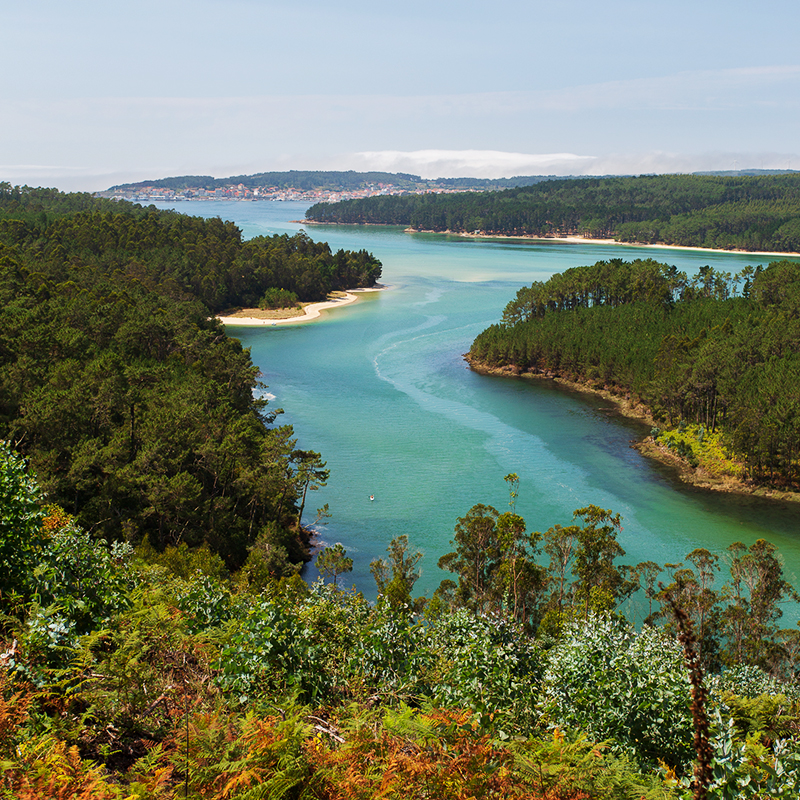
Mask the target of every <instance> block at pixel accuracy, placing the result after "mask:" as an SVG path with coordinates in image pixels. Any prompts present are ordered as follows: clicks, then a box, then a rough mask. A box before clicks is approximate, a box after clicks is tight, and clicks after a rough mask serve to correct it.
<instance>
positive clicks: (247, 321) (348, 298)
mask: <svg viewBox="0 0 800 800" xmlns="http://www.w3.org/2000/svg"><path fill="white" fill-rule="evenodd" d="M386 288H387V287H386V286H381V285H380V284H376V285H375V286H372V287H370V288H364V289H350V290H349V291H347V292H344V293H343V295H342V296H341V297H332V298H331V299H330V300H325V301H323V302H322V303H309V304H308V305H307V306H304V307H303V313H302V314H298V315H297V316H296V317H283V318H281V319H272V318H269V317H267V318H263V319H262V318H261V317H248V316H246V312H241V313H242V315H241V316H239V315H236V316H230V317H217V319H218V320H219V321H220V322H221V323H222V324H223V325H231V326H233V325H255V326H263V325H267V326H273V325H287V324H290V323H291V324H293V323H297V322H310V321H311V320H312V319H316V318H317V317H319V316H320V314H321V312H323V311H326V310H327V309H330V308H338V307H339V306H346V305H349V304H350V303H355V302H356V300H358V294H359V293H362V292H380V291H382V290H384V289H386Z"/></svg>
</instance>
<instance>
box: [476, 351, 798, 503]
mask: <svg viewBox="0 0 800 800" xmlns="http://www.w3.org/2000/svg"><path fill="white" fill-rule="evenodd" d="M464 360H465V361H466V362H467V364H468V366H469V368H470V369H471V370H473V371H474V372H477V373H478V374H479V375H493V376H495V377H502V378H523V379H525V380H549V381H552V382H553V383H554V384H556V385H558V386H561V387H563V388H565V389H568V390H570V391H574V392H580V393H583V394H590V395H594V396H595V397H601V398H602V399H603V400H606V401H607V402H610V403H613V404H614V412H615V413H617V414H619V415H620V416H621V417H625V418H626V419H630V420H634V421H636V422H641V423H643V424H646V425H650V426H651V427H655V426H656V422H655V420H654V419H653V417H652V414H651V411H650V409H649V408H648V407H647V406H645V405H644V404H642V403H639V402H636V401H633V400H631V398H630V396H627V397H625V396H622V395H618V394H614V393H613V392H610V391H609V390H608V389H605V388H598V387H596V386H593V385H592V384H589V383H581V382H579V381H572V380H569V379H568V378H564V377H562V376H561V375H556V374H553V373H550V372H519V371H517V370H516V369H515V368H514V367H510V366H507V367H488V366H486V365H484V364H481V363H480V362H477V361H472V360H470V358H469V354H465V355H464ZM631 447H632V448H633V449H634V450H637V451H638V452H639V453H641V454H642V455H643V456H644V457H645V458H651V459H653V460H654V461H657V462H658V463H659V464H661V465H663V466H665V467H668V468H670V469H671V470H673V471H674V472H675V473H676V476H677V478H678V479H679V480H680V481H681V482H683V483H685V484H688V485H689V486H693V487H694V488H696V489H706V490H708V491H714V492H724V493H726V494H738V495H746V496H749V497H760V498H764V499H767V500H780V501H783V502H791V503H800V492H788V491H781V490H780V489H771V488H769V487H768V486H763V485H756V484H751V483H748V482H746V481H743V480H741V479H739V478H736V477H733V476H731V475H725V476H722V477H719V476H715V475H710V474H709V473H707V472H706V471H705V470H703V468H702V467H698V468H695V467H692V466H690V465H689V464H688V463H687V462H686V461H685V460H684V459H682V458H680V457H678V456H676V455H675V454H674V453H671V452H670V451H669V450H668V449H667V448H666V447H663V446H662V445H660V444H659V443H658V442H657V441H655V440H654V439H653V437H652V436H645V437H644V438H643V439H640V440H638V441H634V442H633V443H632V444H631Z"/></svg>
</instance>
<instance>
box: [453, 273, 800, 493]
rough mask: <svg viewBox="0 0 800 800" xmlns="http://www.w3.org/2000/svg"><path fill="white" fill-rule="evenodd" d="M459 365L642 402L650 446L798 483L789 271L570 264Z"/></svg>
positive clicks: (732, 473)
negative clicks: (556, 379)
mask: <svg viewBox="0 0 800 800" xmlns="http://www.w3.org/2000/svg"><path fill="white" fill-rule="evenodd" d="M467 358H468V360H469V361H470V363H472V364H473V365H474V366H475V367H477V368H479V369H480V368H484V369H485V368H490V369H495V370H497V369H500V371H501V372H504V373H505V374H509V373H511V374H520V373H528V374H534V375H535V374H538V375H545V376H549V377H553V376H561V377H563V378H566V379H567V380H569V381H573V382H577V383H579V384H582V385H583V386H585V387H586V388H587V389H589V390H604V391H609V392H610V393H611V394H612V395H613V396H616V397H620V398H625V399H626V400H627V401H628V405H630V404H633V405H634V406H635V405H641V406H644V407H646V408H647V410H648V414H647V416H649V417H652V418H653V419H654V420H655V423H656V425H657V427H655V428H654V429H653V432H652V434H653V438H654V439H655V440H656V441H657V442H658V443H660V444H661V445H662V447H664V448H665V449H668V450H669V451H671V452H672V453H674V454H675V455H676V456H678V457H679V458H681V459H682V460H683V461H684V462H686V463H687V464H688V465H689V466H691V467H693V468H694V467H698V466H699V465H701V466H702V467H703V469H704V470H705V471H706V473H707V474H708V475H710V476H712V477H716V478H724V477H725V476H728V477H732V478H738V479H746V480H748V481H749V482H750V484H751V485H752V486H758V485H769V486H772V487H778V488H782V489H785V490H794V491H796V490H797V489H798V488H799V487H800V473H798V456H800V395H798V392H797V387H798V386H800V264H797V263H794V262H791V261H786V260H784V261H775V262H772V263H771V264H770V265H769V266H768V267H767V268H766V269H762V268H761V267H757V268H756V269H755V270H754V269H753V268H752V267H747V268H745V269H744V270H743V271H742V273H740V274H737V275H731V274H729V273H720V272H717V271H715V270H713V269H712V268H710V267H703V268H701V269H700V270H699V272H698V274H697V275H696V276H694V277H693V278H688V277H687V276H686V274H685V273H682V272H679V271H678V270H677V269H676V268H675V267H670V266H668V265H667V264H661V263H658V262H656V261H653V260H652V259H646V260H636V261H632V262H628V261H623V260H621V259H613V260H611V261H599V262H597V263H596V264H593V265H592V266H586V267H575V268H573V269H569V270H566V271H565V272H563V273H560V274H556V275H553V276H552V277H551V278H550V279H549V280H547V281H544V282H536V283H534V284H532V285H531V286H526V287H523V288H522V289H520V290H519V291H518V292H517V296H516V298H515V299H513V300H512V301H511V302H510V303H509V304H508V305H507V306H506V309H505V311H504V313H503V318H502V321H501V322H500V323H499V324H497V325H493V326H491V327H490V328H488V329H487V330H485V331H484V332H483V333H481V334H480V335H479V336H478V337H477V338H476V339H475V341H474V342H473V344H472V347H471V348H470V351H469V354H468V357H467Z"/></svg>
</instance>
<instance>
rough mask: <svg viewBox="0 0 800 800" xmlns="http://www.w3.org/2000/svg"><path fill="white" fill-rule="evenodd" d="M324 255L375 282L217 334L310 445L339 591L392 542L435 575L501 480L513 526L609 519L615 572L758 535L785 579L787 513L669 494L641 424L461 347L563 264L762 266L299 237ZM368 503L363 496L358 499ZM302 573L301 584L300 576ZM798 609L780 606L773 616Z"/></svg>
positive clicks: (399, 236) (258, 207)
mask: <svg viewBox="0 0 800 800" xmlns="http://www.w3.org/2000/svg"><path fill="white" fill-rule="evenodd" d="M175 207H176V208H178V209H179V210H181V211H184V212H187V213H193V214H201V215H203V216H216V215H219V216H221V217H223V218H224V219H231V220H233V221H234V222H236V223H237V224H238V225H239V226H240V227H241V228H242V230H243V232H244V234H245V236H253V235H257V234H260V233H265V234H269V233H284V232H286V233H294V232H296V231H298V230H300V229H301V228H302V226H301V225H299V224H296V223H292V222H291V220H299V219H302V217H303V212H304V211H305V208H306V207H307V206H306V205H305V204H298V203H242V202H239V203H235V202H206V203H198V202H195V203H179V204H176V205H175ZM305 230H306V231H307V232H308V234H309V235H310V236H311V237H312V238H314V239H322V240H327V241H328V242H329V243H330V244H331V247H332V248H333V249H334V250H335V249H338V248H340V247H344V248H347V249H361V248H366V249H367V250H370V251H371V252H373V253H374V254H375V255H376V256H377V257H378V258H379V259H381V261H382V262H383V278H382V282H383V283H384V284H387V285H388V286H389V287H390V289H389V290H388V291H385V292H380V293H374V294H370V295H367V296H365V297H364V298H363V299H362V300H360V301H359V302H358V303H356V304H354V305H350V306H347V307H346V308H344V309H337V310H336V311H334V312H332V313H326V314H323V316H322V317H321V318H320V319H319V320H317V321H315V322H311V323H306V324H302V325H294V326H277V327H269V328H242V327H239V328H229V333H230V334H231V335H233V336H236V337H237V338H239V339H241V341H242V342H243V344H244V345H245V346H247V347H249V348H251V353H252V358H253V361H254V362H255V363H256V364H258V365H259V367H260V368H261V370H262V372H263V375H264V377H263V380H264V382H265V383H266V384H267V385H268V389H267V390H266V391H267V392H268V394H269V395H270V396H271V398H274V399H271V404H272V405H273V406H274V407H280V408H283V409H285V414H284V415H283V420H284V421H285V422H288V423H291V424H292V425H294V427H295V433H296V436H297V439H298V445H299V446H300V447H303V448H312V449H315V450H318V451H319V452H320V453H321V454H322V457H323V458H324V459H325V460H326V461H327V463H328V467H329V468H330V470H331V479H330V481H329V482H328V485H327V486H326V487H324V488H323V489H321V490H320V491H318V492H315V493H314V494H313V495H311V496H310V497H309V499H308V501H307V504H306V505H307V509H308V511H307V512H306V517H307V521H309V520H310V519H313V516H314V509H316V508H318V507H320V506H322V505H323V503H328V504H329V506H330V509H331V512H332V514H333V517H332V518H331V520H330V521H329V523H328V524H327V525H326V526H324V528H322V529H321V538H322V540H323V541H324V542H326V543H333V542H337V541H340V542H342V543H343V544H344V546H345V548H346V549H347V551H348V554H349V555H350V556H351V557H352V558H353V561H354V565H355V566H354V571H353V573H352V581H353V583H355V585H356V586H357V587H358V588H360V589H362V590H364V592H365V593H366V594H368V595H374V583H373V581H372V577H371V575H370V572H369V563H370V561H371V560H372V559H374V558H377V557H380V556H383V555H385V549H386V546H387V544H388V543H389V541H390V540H391V539H392V538H393V537H395V536H398V535H400V534H406V535H408V537H409V539H410V540H411V543H412V545H414V546H415V547H416V548H418V549H420V550H422V551H423V553H424V555H425V558H424V560H423V572H422V577H421V578H420V581H419V583H418V584H417V589H419V591H420V593H422V592H427V593H428V595H430V593H431V592H432V590H433V589H434V588H435V587H436V586H437V585H438V583H439V581H440V580H441V579H442V578H443V577H445V575H444V574H443V573H441V572H440V571H439V569H438V568H437V566H436V561H437V559H438V558H439V556H440V555H442V554H443V553H446V552H448V551H449V550H450V549H451V548H450V539H451V538H452V535H453V527H454V525H455V523H456V520H457V518H458V517H460V516H463V515H464V514H466V513H467V511H468V510H469V509H470V508H471V507H472V506H473V505H474V504H476V503H487V504H491V505H494V506H495V507H496V508H498V509H499V510H501V511H503V510H505V509H506V508H507V504H508V487H507V486H506V484H505V482H504V481H503V477H504V476H505V475H506V474H508V473H509V472H516V473H517V474H518V475H519V476H520V479H521V482H520V489H519V494H520V496H519V499H518V501H517V511H518V513H520V514H522V516H523V517H525V519H526V520H527V523H528V527H529V529H534V530H544V529H546V528H548V527H549V526H551V525H553V524H555V523H561V524H568V523H569V521H570V519H571V517H572V512H573V511H574V510H575V509H576V508H579V507H581V506H585V505H588V504H590V503H593V504H595V505H599V506H602V507H604V508H610V509H613V510H614V511H615V512H619V513H620V514H622V516H623V518H624V529H623V531H622V533H621V535H620V544H621V545H622V546H623V547H624V548H625V550H626V556H625V558H624V559H622V561H623V562H624V563H630V564H635V563H637V562H639V561H644V560H647V559H650V560H653V561H656V562H658V563H660V564H664V563H666V562H676V561H680V560H682V559H683V558H684V557H685V555H686V554H687V553H689V552H690V551H691V550H693V549H694V548H696V547H706V548H708V549H709V550H712V551H715V552H721V551H722V550H724V549H725V548H726V547H727V546H728V545H729V544H731V543H732V542H734V541H742V542H745V543H746V544H748V545H749V544H751V543H752V542H754V541H755V540H756V539H758V538H766V539H768V540H769V541H771V542H773V543H774V544H775V545H776V546H777V547H778V548H779V550H780V551H781V553H782V554H783V556H784V558H785V562H786V565H785V566H786V571H787V576H788V577H789V578H790V579H791V580H792V581H793V583H794V584H795V585H796V586H799V585H800V580H798V577H799V576H800V524H799V523H800V508H798V507H796V506H794V507H793V506H791V505H788V504H782V503H774V502H768V501H764V500H758V499H752V498H740V497H735V496H727V495H720V494H717V493H712V492H707V491H702V490H697V489H693V488H690V487H686V486H685V485H683V484H681V483H680V482H678V481H676V480H675V479H674V477H673V476H672V474H671V473H670V472H669V470H667V469H665V468H663V467H662V466H660V465H659V464H657V463H655V462H653V461H650V460H648V459H646V458H644V457H642V456H641V455H640V454H639V453H638V452H637V451H635V450H633V449H631V447H630V444H631V441H632V440H634V439H636V438H637V437H638V436H640V435H641V434H642V433H643V428H642V426H640V425H638V424H636V423H632V422H630V421H626V420H624V419H621V418H619V417H617V416H615V415H614V414H613V413H611V412H610V411H609V409H608V408H607V407H604V404H603V402H602V400H599V399H598V398H596V397H592V396H588V395H581V394H576V393H570V392H565V391H563V390H557V389H555V388H554V387H553V386H551V385H549V384H547V383H539V382H527V381H523V380H518V379H507V378H493V377H487V376H481V375H477V374H475V373H473V372H471V371H470V370H469V369H468V368H467V367H466V364H465V363H464V361H463V358H462V354H463V353H465V352H466V351H467V350H468V349H469V346H470V343H471V342H472V340H473V339H474V337H475V336H476V335H477V334H478V333H479V332H480V331H481V330H483V329H484V328H485V327H487V326H488V325H490V324H492V323H494V322H497V321H498V319H499V317H500V315H501V314H502V310H503V308H504V306H505V304H506V303H507V302H508V301H509V300H510V299H511V298H512V297H513V296H514V294H515V293H516V291H517V289H518V288H519V287H520V286H522V285H523V284H525V283H528V284H529V283H530V282H531V281H533V280H540V279H545V278H547V277H548V276H550V275H551V274H553V273H554V272H560V271H562V270H564V269H567V268H568V267H573V266H578V265H583V264H592V263H594V262H595V261H597V260H599V259H607V258H613V257H618V256H621V257H625V258H635V257H654V258H657V259H658V260H661V261H665V262H667V263H669V264H675V265H676V266H677V267H678V268H679V269H681V270H686V271H687V272H689V273H693V272H694V271H696V270H697V268H698V267H700V266H703V265H704V264H710V265H712V266H713V267H714V268H715V269H724V270H727V271H731V272H735V271H739V270H740V269H741V268H742V267H743V266H745V265H746V264H752V265H754V266H755V265H756V264H764V265H766V264H767V263H768V262H769V261H770V258H769V257H766V256H753V255H741V254H728V253H708V252H705V253H698V252H694V251H688V250H654V249H650V248H632V247H631V248H627V247H626V248H622V247H616V246H613V245H596V244H567V243H563V242H548V243H531V242H524V243H523V242H520V243H514V242H509V241H488V240H487V241H482V240H477V241H476V240H471V239H463V238H460V237H451V236H444V235H434V234H428V235H426V234H408V233H404V232H403V230H402V229H401V228H392V227H386V228H358V227H352V228H351V227H345V226H307V227H306V228H305ZM371 494H374V496H375V500H374V501H370V499H369V496H370V495H371ZM307 577H309V578H313V577H314V570H313V568H311V567H310V568H309V569H308V574H307ZM798 616H800V613H798V610H797V609H795V608H791V609H787V610H786V617H785V620H786V621H789V620H791V621H796V620H797V618H798Z"/></svg>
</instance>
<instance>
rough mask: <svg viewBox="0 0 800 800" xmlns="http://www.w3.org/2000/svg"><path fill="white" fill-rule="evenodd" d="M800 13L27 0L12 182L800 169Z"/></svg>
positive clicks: (6, 92)
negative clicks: (799, 33) (798, 41)
mask: <svg viewBox="0 0 800 800" xmlns="http://www.w3.org/2000/svg"><path fill="white" fill-rule="evenodd" d="M798 17H800V7H798V6H797V5H796V4H795V3H790V2H788V1H786V0H781V1H780V2H776V0H767V1H766V2H765V3H761V4H759V5H758V6H753V7H750V6H743V7H735V8H733V7H731V6H730V5H729V4H723V3H722V2H721V1H720V0H709V2H707V3H705V4H702V5H699V4H696V3H689V2H688V0H676V2H675V3H673V4H671V5H670V7H669V9H668V12H667V11H665V10H664V9H663V8H662V7H656V6H645V5H642V4H640V3H633V2H630V0H611V2H610V3H607V4H605V5H602V6H598V5H597V4H595V3H589V2H587V1H586V0H565V2H563V3H561V4H558V5H557V6H555V5H552V4H545V3H543V2H532V3H531V2H526V3H522V2H517V1H513V2H512V1H511V0H500V2H499V3H495V4H493V6H492V9H491V13H489V12H487V10H486V7H485V6H483V5H480V6H479V5H478V4H477V3H470V2H466V3H465V2H459V3H455V2H453V0H442V2H440V3H438V4H433V5H431V4H428V3H425V4H423V3H421V2H419V0H409V2H407V3H405V4H403V6H402V7H396V6H386V5H376V4H371V3H367V2H365V1H364V0H341V2H339V3H337V4H336V5H335V7H334V6H332V5H331V4H326V3H322V2H320V0H309V1H308V2H306V3H303V4H302V5H299V6H298V5H294V4H289V3H288V2H284V1H283V0H281V2H276V1H273V0H228V1H227V2H224V3H223V2H221V0H192V2H189V0H172V1H171V2H168V3H162V2H155V0H141V1H140V2H139V3H137V4H135V5H130V4H129V5H125V6H122V5H120V4H109V3H104V2H101V1H100V0H76V2H75V3H73V4H69V5H64V4H63V3H57V2H55V0H38V1H37V2H35V3H30V4H24V5H23V4H19V5H16V6H11V5H10V4H9V7H8V8H6V9H5V10H4V12H3V26H2V31H1V32H0V37H1V38H0V41H2V43H3V49H4V54H5V56H6V63H7V64H14V65H17V66H18V67H19V68H14V69H7V70H5V71H3V73H2V74H0V86H1V87H2V91H0V114H2V118H3V120H4V125H3V126H2V129H1V130H0V180H6V181H10V182H11V183H14V184H23V183H27V184H29V185H47V186H56V187H57V188H61V189H80V190H89V191H94V190H103V189H107V188H108V187H109V186H112V185H114V184H119V183H127V182H134V181H139V180H149V179H155V178H160V177H170V176H177V175H192V174H194V175H198V174H201V175H213V176H214V177H227V176H231V175H244V174H253V173H257V172H266V171H274V170H288V169H298V170H317V169H325V170H346V169H353V170H356V171H367V170H373V169H374V170H385V171H390V172H411V173H414V174H418V175H420V176H421V177H426V178H438V177H443V178H446V177H486V178H498V177H513V176H515V175H535V174H553V175H603V174H642V173H674V172H697V171H711V170H741V169H787V168H788V169H798V168H800V145H799V144H798V142H800V136H798V134H800V58H798V56H797V48H796V46H795V43H794V40H795V38H796V37H795V34H794V31H795V30H796V27H797V25H796V24H795V23H797V21H798Z"/></svg>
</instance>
